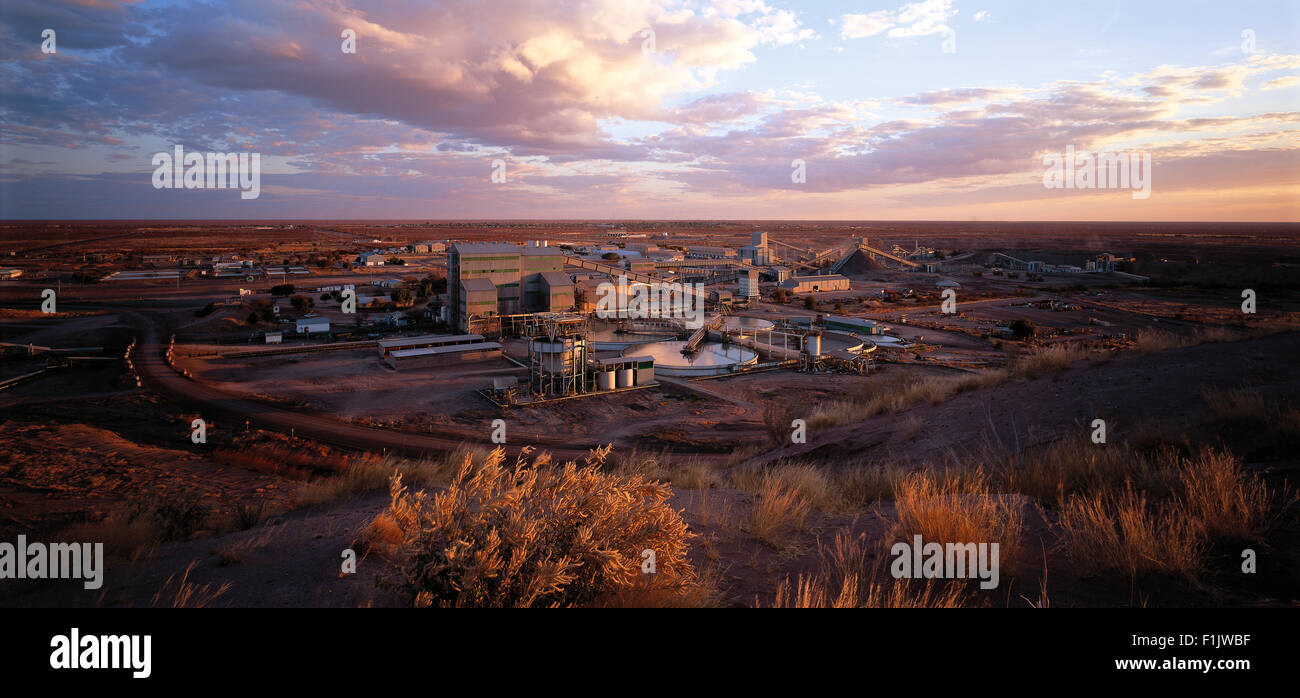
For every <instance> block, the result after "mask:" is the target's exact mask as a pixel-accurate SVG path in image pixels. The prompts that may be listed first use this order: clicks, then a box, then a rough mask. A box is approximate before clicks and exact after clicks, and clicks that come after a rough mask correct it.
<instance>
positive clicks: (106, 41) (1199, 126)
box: [0, 0, 1300, 221]
mask: <svg viewBox="0 0 1300 698" xmlns="http://www.w3.org/2000/svg"><path fill="white" fill-rule="evenodd" d="M46 30H52V31H53V43H52V45H51V41H50V38H49V36H48V32H46ZM345 33H347V34H350V36H352V37H355V39H354V41H351V40H350V38H349V37H345ZM0 38H2V39H3V40H2V41H0V66H3V67H2V70H3V76H4V77H3V83H0V131H2V134H0V135H2V138H0V218H7V219H17V218H35V219H42V218H46V219H67V218H130V219H138V218H158V219H187V218H188V219H213V218H234V219H240V218H243V219H268V218H269V219H275V218H280V219H312V218H321V219H345V218H358V219H377V218H378V219H382V218H390V219H428V220H432V219H449V218H492V219H502V218H519V219H545V218H581V219H600V220H625V219H802V220H807V219H842V220H872V219H874V220H905V219H915V220H954V221H968V220H1044V221H1047V220H1082V221H1087V220H1099V221H1115V220H1134V221H1164V220H1168V221H1179V220H1192V221H1211V220H1216V221H1217V220H1223V221H1297V220H1300V154H1298V152H1297V148H1298V147H1300V145H1298V139H1297V125H1298V124H1300V2H1295V1H1294V0H1277V1H1253V0H1247V1H1234V2H1222V1H1205V2H1202V1H1198V0H1181V1H1172V0H1171V1H1164V0H1120V1H1105V0H1101V1H1097V2H1088V3H1070V2H1040V1H1037V0H1023V1H1016V2H1011V1H1006V0H922V1H921V2H897V1H893V2H859V1H853V2H838V1H827V2H818V1H816V0H803V1H800V2H780V1H778V0H718V1H715V2H706V1H702V0H682V1H679V0H579V1H567V0H532V1H530V2H522V1H517V2H501V1H499V0H465V1H459V0H455V1H449V2H439V1H438V0H412V1H409V2H408V1H405V0H384V1H374V2H361V1H360V0H321V1H310V0H232V1H231V2H148V1H143V2H116V1H113V0H71V1H66V2H61V1H59V0H4V3H3V5H0ZM349 44H351V45H349ZM348 48H352V49H354V51H351V52H349V51H347V50H345V49H348ZM177 145H179V146H181V147H182V148H183V149H184V151H185V152H191V153H247V154H250V155H251V154H254V153H255V154H257V156H258V162H259V163H260V187H259V190H258V195H257V196H256V198H248V197H243V196H241V195H240V193H239V192H237V191H232V190H230V189H205V188H196V189H185V188H183V187H172V188H167V187H159V186H155V184H156V183H157V177H156V176H155V174H156V173H155V170H156V169H158V168H157V167H156V166H155V164H154V163H155V162H156V160H155V155H156V154H158V153H172V152H174V148H175V146H177ZM1067 149H1069V150H1073V151H1074V152H1076V153H1100V152H1105V153H1115V154H1120V155H1123V156H1124V157H1125V159H1126V161H1127V159H1128V158H1129V157H1132V159H1133V160H1134V161H1136V162H1142V159H1141V158H1142V156H1149V158H1150V163H1151V165H1150V172H1149V178H1145V181H1146V183H1147V184H1148V185H1149V191H1148V192H1147V195H1145V196H1143V195H1142V192H1139V191H1138V187H1137V186H1136V184H1135V183H1136V181H1137V180H1136V179H1134V180H1132V181H1130V182H1129V183H1128V184H1129V186H1128V187H1119V186H1114V187H1107V188H1101V187H1098V188H1086V187H1085V188H1078V187H1072V188H1049V187H1047V186H1045V185H1044V180H1045V173H1046V172H1047V170H1048V169H1049V163H1052V162H1056V161H1054V160H1053V159H1052V158H1053V157H1054V156H1055V155H1060V154H1064V153H1065V152H1067ZM1080 163H1081V164H1082V163H1083V161H1082V160H1081V161H1080ZM1144 173H1145V170H1143V169H1141V168H1139V169H1136V170H1134V175H1135V177H1136V176H1138V175H1144ZM1074 181H1079V180H1072V183H1073V182H1074ZM1094 181H1095V180H1094ZM1084 183H1086V181H1085V182H1084Z"/></svg>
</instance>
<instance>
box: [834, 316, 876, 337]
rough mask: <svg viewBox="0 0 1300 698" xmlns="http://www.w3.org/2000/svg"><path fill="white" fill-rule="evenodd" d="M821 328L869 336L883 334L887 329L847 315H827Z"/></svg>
mask: <svg viewBox="0 0 1300 698" xmlns="http://www.w3.org/2000/svg"><path fill="white" fill-rule="evenodd" d="M823 326H824V327H825V328H826V329H828V330H847V331H849V332H856V333H857V334H870V335H880V334H884V333H885V330H888V329H889V328H888V327H886V326H884V325H882V324H880V323H878V322H874V321H872V320H867V319H865V318H858V317H849V316H847V315H827V316H826V317H825V319H824V320H823Z"/></svg>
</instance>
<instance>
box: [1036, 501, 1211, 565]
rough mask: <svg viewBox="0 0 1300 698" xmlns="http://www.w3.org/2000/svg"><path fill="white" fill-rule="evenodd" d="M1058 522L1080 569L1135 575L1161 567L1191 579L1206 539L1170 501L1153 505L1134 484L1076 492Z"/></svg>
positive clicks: (1066, 544) (1066, 548)
mask: <svg viewBox="0 0 1300 698" xmlns="http://www.w3.org/2000/svg"><path fill="white" fill-rule="evenodd" d="M1058 525H1059V526H1060V528H1061V532H1062V545H1063V547H1064V548H1065V550H1066V552H1067V553H1068V554H1069V556H1070V559H1071V560H1072V561H1073V562H1074V564H1075V568H1076V569H1077V570H1078V572H1079V573H1080V574H1083V575H1094V574H1102V573H1111V572H1119V573H1123V574H1126V575H1128V577H1129V578H1130V579H1137V578H1139V577H1143V576H1146V575H1148V574H1152V573H1165V574H1173V575H1179V576H1182V577H1185V578H1187V579H1189V580H1195V579H1196V575H1197V573H1198V572H1199V571H1200V568H1201V554H1202V552H1203V549H1204V545H1203V544H1202V542H1201V537H1200V531H1199V530H1198V526H1197V525H1196V524H1195V522H1193V521H1191V520H1189V519H1188V518H1187V516H1186V515H1185V514H1184V512H1183V511H1182V510H1181V508H1180V507H1178V506H1177V505H1176V504H1173V503H1166V504H1164V505H1157V506H1152V505H1149V504H1148V503H1147V497H1146V495H1145V494H1143V493H1138V492H1135V491H1133V490H1132V489H1129V490H1126V491H1124V492H1123V493H1121V494H1119V495H1110V494H1104V493H1092V494H1077V495H1073V496H1071V497H1070V498H1069V499H1067V500H1066V502H1065V507H1064V508H1063V509H1062V510H1061V516H1060V520H1059V522H1058Z"/></svg>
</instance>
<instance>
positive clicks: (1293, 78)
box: [1260, 75, 1300, 92]
mask: <svg viewBox="0 0 1300 698" xmlns="http://www.w3.org/2000/svg"><path fill="white" fill-rule="evenodd" d="M1296 85H1300V75H1287V76H1285V77H1280V78H1274V79H1272V80H1269V81H1268V82H1266V83H1264V86H1263V87H1261V88H1260V89H1262V90H1264V91H1265V92H1268V91H1270V90H1285V89H1287V88H1288V87H1295V86H1296Z"/></svg>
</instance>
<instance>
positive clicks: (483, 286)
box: [460, 276, 497, 292]
mask: <svg viewBox="0 0 1300 698" xmlns="http://www.w3.org/2000/svg"><path fill="white" fill-rule="evenodd" d="M460 285H461V286H462V287H463V288H464V289H465V290H466V291H493V292H495V291H496V290H497V287H496V284H494V283H492V282H491V281H489V280H488V279H485V278H483V277H481V276H479V277H475V278H470V279H461V280H460Z"/></svg>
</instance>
